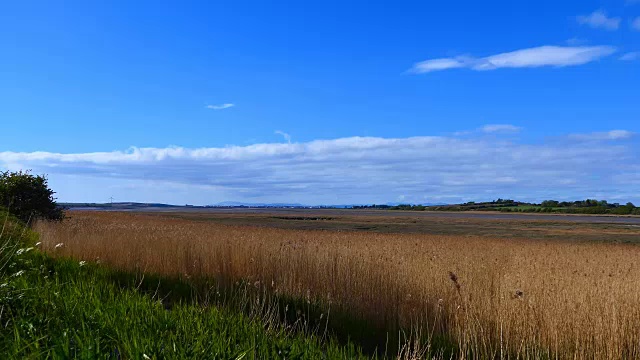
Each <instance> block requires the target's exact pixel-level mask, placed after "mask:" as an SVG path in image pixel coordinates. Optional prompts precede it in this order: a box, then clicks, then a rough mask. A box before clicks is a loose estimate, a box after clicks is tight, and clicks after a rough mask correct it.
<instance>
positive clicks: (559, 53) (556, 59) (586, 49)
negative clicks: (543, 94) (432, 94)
mask: <svg viewBox="0 0 640 360" xmlns="http://www.w3.org/2000/svg"><path fill="white" fill-rule="evenodd" d="M614 52H616V48H615V47H612V46H540V47H535V48H529V49H522V50H517V51H512V52H507V53H501V54H497V55H491V56H487V57H483V58H473V57H468V56H459V57H454V58H441V59H432V60H426V61H422V62H419V63H416V64H415V65H414V66H413V68H412V69H411V70H410V71H411V72H413V73H417V74H422V73H428V72H433V71H439V70H447V69H455V68H469V69H472V70H477V71H484V70H495V69H501V68H534V67H543V66H553V67H564V66H575V65H583V64H586V63H589V62H592V61H596V60H598V59H601V58H603V57H606V56H609V55H611V54H613V53H614Z"/></svg>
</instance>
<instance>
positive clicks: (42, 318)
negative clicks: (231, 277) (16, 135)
mask: <svg viewBox="0 0 640 360" xmlns="http://www.w3.org/2000/svg"><path fill="white" fill-rule="evenodd" d="M21 235H22V238H23V239H22V240H21V242H15V238H16V233H15V232H14V234H13V237H12V238H13V239H12V241H13V243H12V244H9V246H5V247H4V248H3V249H2V254H3V255H4V256H5V258H7V255H11V256H10V258H9V261H8V262H6V265H5V266H3V267H2V268H1V269H0V309H1V310H0V357H1V358H3V359H11V358H15V359H40V358H83V359H102V358H104V359H118V358H125V359H142V358H145V356H146V357H149V358H152V359H156V358H162V359H187V358H198V359H284V358H286V359H347V358H348V359H352V358H365V356H364V355H362V352H361V351H360V350H359V348H358V347H357V346H356V345H355V344H354V343H351V342H348V343H346V344H345V343H342V344H339V343H338V342H337V341H335V340H334V339H332V338H324V337H323V336H321V335H319V334H316V333H315V332H313V331H308V329H307V331H305V329H304V328H300V329H296V328H295V327H291V326H281V325H282V324H280V325H279V324H274V323H273V322H269V321H267V322H265V321H264V320H265V318H264V317H260V316H248V315H246V314H245V313H243V312H242V311H238V310H237V309H234V308H225V307H219V306H206V304H202V303H199V302H198V300H197V299H196V297H193V296H191V297H190V296H187V293H188V291H189V290H188V289H189V286H188V285H187V284H186V283H183V282H180V281H179V280H168V281H167V282H166V284H165V285H164V286H165V287H166V286H167V284H170V285H171V288H172V289H174V291H173V295H172V293H171V291H165V292H164V293H162V296H161V295H160V294H161V292H159V291H156V292H154V293H153V294H152V293H151V292H150V289H149V288H148V286H142V284H143V282H142V281H140V282H138V285H137V286H136V285H135V284H136V282H137V280H139V279H136V276H135V275H133V274H129V275H127V274H125V273H121V272H115V271H112V270H110V269H107V268H104V267H101V266H99V265H92V264H84V265H81V264H80V263H79V262H77V261H73V260H65V259H53V258H50V257H48V256H46V255H45V254H42V253H39V252H38V251H37V250H36V249H33V250H30V251H26V252H23V253H21V254H19V255H18V254H16V252H18V250H19V248H20V247H21V246H26V244H25V243H24V241H25V240H24V239H25V238H26V239H27V241H31V242H33V241H34V240H35V239H34V238H33V234H31V233H29V232H28V231H26V232H21ZM0 240H2V241H1V242H2V243H5V244H7V240H8V236H7V234H6V232H5V234H4V237H1V236H0ZM9 243H11V242H9ZM23 249H24V248H23ZM0 266H1V265H0ZM127 276H128V278H127ZM145 283H147V284H149V283H150V282H149V281H145ZM159 288H160V287H159V286H158V287H157V289H156V290H158V289H159ZM169 302H170V303H171V305H170V306H167V304H168V303H169Z"/></svg>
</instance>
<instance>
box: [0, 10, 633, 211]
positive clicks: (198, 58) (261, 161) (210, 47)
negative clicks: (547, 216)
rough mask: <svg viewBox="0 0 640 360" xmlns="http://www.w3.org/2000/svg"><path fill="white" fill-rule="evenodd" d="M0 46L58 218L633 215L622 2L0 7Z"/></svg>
mask: <svg viewBox="0 0 640 360" xmlns="http://www.w3.org/2000/svg"><path fill="white" fill-rule="evenodd" d="M0 49H1V51H0V124H1V127H0V129H1V130H2V131H0V168H5V169H6V168H8V169H12V170H15V169H25V168H30V169H33V170H34V171H36V172H41V173H47V174H49V178H50V180H51V184H52V186H53V187H54V189H56V190H57V191H58V196H59V199H60V200H62V201H106V200H107V199H108V198H109V197H110V196H113V197H114V198H115V199H117V200H122V201H160V202H172V203H187V202H188V203H195V204H210V203H215V202H218V201H227V200H234V201H247V202H270V201H277V202H301V203H352V202H361V203H370V202H378V203H379V202H386V201H411V202H440V201H444V202H456V201H466V200H483V199H492V198H495V197H517V198H520V199H526V200H536V201H538V200H542V199H545V198H548V197H556V198H567V199H573V198H584V197H603V198H608V199H611V200H618V199H621V200H627V199H629V200H634V201H637V202H640V195H639V194H640V191H639V190H640V177H639V175H637V174H638V173H639V172H640V171H639V170H640V161H639V155H638V150H639V148H640V147H639V146H638V145H639V144H638V137H637V136H636V134H637V133H639V132H640V106H639V105H638V103H639V102H638V99H639V98H640V88H639V86H638V85H639V81H638V80H639V79H640V1H625V0H616V1H613V0H612V1H564V2H557V1H537V2H535V3H522V2H513V1H500V2H492V3H490V4H486V3H479V2H471V1H462V2H448V3H447V2H442V3H439V4H436V3H433V2H424V1H419V2H418V1H416V2H397V1H396V2H376V3H371V2H364V1H361V2H360V1H358V2H356V1H351V2H338V1H335V2H334V1H323V2H275V3H273V2H253V1H229V2H173V3H169V2H163V3H158V2H144V1H136V2H131V1H121V2H117V1H113V2H104V3H102V4H98V3H97V2H80V1H78V2H71V1H65V2H41V1H40V2H39V1H21V2H11V3H10V2H5V3H3V4H2V5H0Z"/></svg>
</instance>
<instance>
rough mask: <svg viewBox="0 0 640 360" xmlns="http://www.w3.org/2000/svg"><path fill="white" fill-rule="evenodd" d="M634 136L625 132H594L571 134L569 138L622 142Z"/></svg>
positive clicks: (632, 133)
mask: <svg viewBox="0 0 640 360" xmlns="http://www.w3.org/2000/svg"><path fill="white" fill-rule="evenodd" d="M635 135H636V134H635V133H634V132H631V131H627V130H611V131H605V132H594V133H589V134H571V135H569V138H571V139H574V140H586V141H605V140H624V139H629V138H632V137H633V136H635Z"/></svg>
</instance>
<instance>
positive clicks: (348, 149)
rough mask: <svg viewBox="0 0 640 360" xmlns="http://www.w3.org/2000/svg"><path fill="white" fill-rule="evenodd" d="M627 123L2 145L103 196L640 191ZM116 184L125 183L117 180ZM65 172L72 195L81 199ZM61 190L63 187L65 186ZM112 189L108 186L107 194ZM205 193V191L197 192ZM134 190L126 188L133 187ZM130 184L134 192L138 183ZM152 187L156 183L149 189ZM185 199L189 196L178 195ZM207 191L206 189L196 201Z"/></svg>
mask: <svg viewBox="0 0 640 360" xmlns="http://www.w3.org/2000/svg"><path fill="white" fill-rule="evenodd" d="M634 135H635V134H633V133H631V132H627V131H622V130H615V131H611V132H604V133H592V134H573V135H571V136H565V137H562V138H561V139H557V140H555V141H554V142H553V143H537V144H531V143H518V142H515V141H513V140H509V141H507V140H496V139H495V138H493V137H492V138H491V139H486V138H484V137H483V136H477V137H474V138H460V137H456V136H420V137H410V138H377V137H351V138H341V139H333V140H315V141H310V142H306V143H291V144H289V143H272V144H255V145H249V146H229V147H219V148H200V149H186V148H180V147H170V148H131V149H129V150H128V151H113V152H95V153H77V154H60V153H52V152H30V153H26V152H22V153H21V152H0V167H2V168H8V169H12V170H19V169H33V170H34V171H35V172H37V173H47V174H49V176H50V179H51V180H52V183H53V182H56V181H57V183H58V184H60V183H61V182H63V181H69V179H72V178H75V179H76V180H77V179H82V181H83V182H84V183H82V184H80V185H81V186H88V187H92V186H93V187H94V189H92V190H87V191H86V193H87V194H94V196H98V195H95V194H99V197H98V199H102V198H105V199H106V198H107V197H108V196H111V195H114V196H116V195H117V196H116V197H117V198H119V199H122V200H124V199H123V198H122V196H123V195H121V194H112V193H109V191H111V192H113V191H119V190H117V188H118V186H120V185H122V184H125V183H126V184H127V185H126V186H128V187H133V188H131V189H130V190H131V191H130V193H131V194H133V195H130V196H134V197H135V196H138V195H136V194H140V192H139V191H138V190H136V187H139V188H140V189H139V190H140V191H142V190H144V188H146V187H148V186H149V184H154V186H155V187H157V190H156V191H155V192H154V194H155V197H154V198H144V199H142V198H134V199H126V200H128V201H146V202H152V201H156V202H162V201H166V200H164V199H169V198H167V196H169V195H167V194H166V193H163V192H168V191H173V190H168V189H170V188H176V187H178V188H181V189H182V190H184V193H191V196H192V197H191V199H192V200H191V201H192V202H194V201H193V198H194V197H193V196H195V198H196V199H201V201H200V202H199V203H200V204H210V203H214V202H216V201H224V200H235V201H254V202H256V201H260V202H274V201H277V202H298V203H306V204H323V203H324V204H326V203H371V202H382V201H393V200H394V199H397V198H400V197H402V198H403V199H406V201H408V202H426V201H431V202H439V201H449V202H457V201H466V200H476V199H478V200H480V199H492V198H494V197H496V198H497V197H517V198H518V199H522V200H534V201H535V200H544V199H547V198H557V199H573V198H584V197H599V198H606V199H609V200H615V199H622V200H624V201H627V200H635V201H638V200H640V198H639V193H640V191H638V190H640V159H639V158H640V156H639V155H638V154H640V152H638V151H637V150H638V149H639V147H638V143H637V141H636V138H635V136H634ZM104 184H116V185H117V184H120V185H117V186H115V190H113V189H112V190H105V188H104V187H105V185H104ZM67 185H68V184H62V185H61V186H62V188H64V190H59V192H60V196H61V200H63V201H64V200H73V201H96V200H95V199H93V198H91V199H78V198H77V196H76V195H77V194H76V195H74V194H73V193H69V192H73V191H76V190H74V189H77V188H78V186H77V185H74V186H67ZM54 190H55V189H54ZM101 192H105V193H104V194H102V193H101ZM194 193H197V195H194ZM123 194H124V193H123ZM128 196H129V195H128ZM149 196H151V195H149ZM173 201H174V202H177V203H180V202H179V201H176V200H173ZM195 202H198V201H195Z"/></svg>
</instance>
